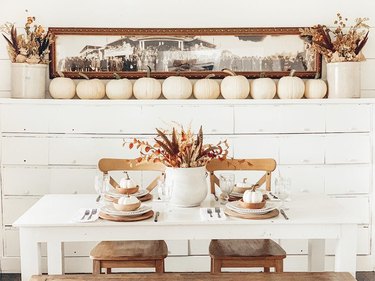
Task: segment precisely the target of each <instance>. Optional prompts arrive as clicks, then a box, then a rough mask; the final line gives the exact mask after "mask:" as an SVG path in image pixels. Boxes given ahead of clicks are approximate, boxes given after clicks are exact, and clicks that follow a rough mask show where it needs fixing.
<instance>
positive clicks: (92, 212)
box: [87, 209, 98, 220]
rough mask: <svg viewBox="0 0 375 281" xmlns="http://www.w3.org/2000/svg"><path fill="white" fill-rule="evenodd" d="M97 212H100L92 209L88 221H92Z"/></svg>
mask: <svg viewBox="0 0 375 281" xmlns="http://www.w3.org/2000/svg"><path fill="white" fill-rule="evenodd" d="M97 211H98V210H97V209H92V211H91V213H90V215H89V216H88V218H87V220H90V219H91V217H92V216H93V215H95V214H96V212H97Z"/></svg>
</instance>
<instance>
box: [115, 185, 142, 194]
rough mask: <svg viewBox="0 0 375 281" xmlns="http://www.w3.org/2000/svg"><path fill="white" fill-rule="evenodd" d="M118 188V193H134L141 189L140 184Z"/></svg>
mask: <svg viewBox="0 0 375 281" xmlns="http://www.w3.org/2000/svg"><path fill="white" fill-rule="evenodd" d="M116 190H117V191H118V193H121V194H133V193H136V192H137V191H138V190H139V186H138V185H137V186H135V187H131V188H121V187H116Z"/></svg>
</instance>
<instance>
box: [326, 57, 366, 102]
mask: <svg viewBox="0 0 375 281" xmlns="http://www.w3.org/2000/svg"><path fill="white" fill-rule="evenodd" d="M327 82H328V98H359V97H360V95H361V63H360V62H334V63H327Z"/></svg>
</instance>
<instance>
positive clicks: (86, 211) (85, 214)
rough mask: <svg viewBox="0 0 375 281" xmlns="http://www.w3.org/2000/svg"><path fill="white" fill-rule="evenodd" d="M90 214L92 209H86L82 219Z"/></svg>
mask: <svg viewBox="0 0 375 281" xmlns="http://www.w3.org/2000/svg"><path fill="white" fill-rule="evenodd" d="M89 214H90V210H85V213H84V214H83V216H82V218H81V220H83V219H84V218H85V217H86V216H87V215H89Z"/></svg>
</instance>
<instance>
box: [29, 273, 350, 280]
mask: <svg viewBox="0 0 375 281" xmlns="http://www.w3.org/2000/svg"><path fill="white" fill-rule="evenodd" d="M80 280H81V281H83V280H84V281H100V280H106V281H121V280H134V281H175V280H186V281H201V280H215V281H216V280H217V281H233V280H241V281H242V280H244V281H246V280H251V281H254V280H257V281H301V280H303V281H317V280H319V281H355V280H356V279H355V278H354V277H353V276H352V275H351V274H350V273H347V272H283V273H258V272H257V273H245V272H241V273H238V272H236V273H234V272H233V273H228V272H226V273H220V274H211V273H208V272H204V273H164V274H158V273H143V274H139V273H137V274H133V273H129V274H110V275H103V274H101V275H92V274H74V275H38V276H32V277H31V279H30V281H80Z"/></svg>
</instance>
